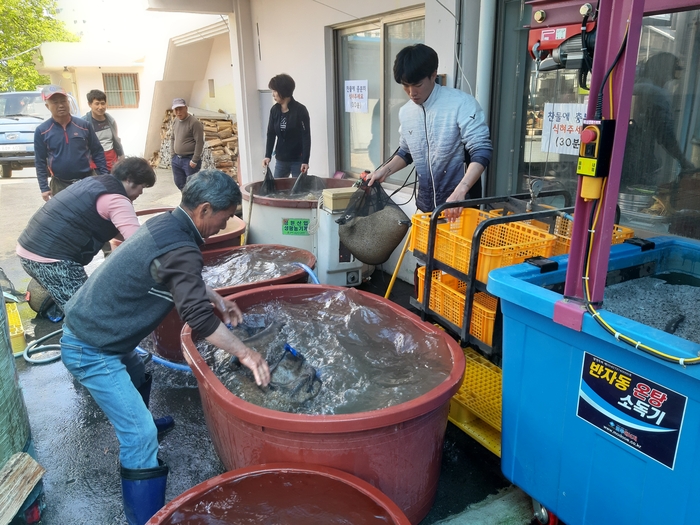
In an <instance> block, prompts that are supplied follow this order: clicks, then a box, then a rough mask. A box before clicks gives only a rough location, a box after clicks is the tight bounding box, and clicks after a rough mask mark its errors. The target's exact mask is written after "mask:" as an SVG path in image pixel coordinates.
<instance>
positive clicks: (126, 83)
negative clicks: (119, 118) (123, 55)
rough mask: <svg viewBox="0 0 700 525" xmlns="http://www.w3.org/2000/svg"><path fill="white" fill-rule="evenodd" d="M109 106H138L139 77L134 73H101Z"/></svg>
mask: <svg viewBox="0 0 700 525" xmlns="http://www.w3.org/2000/svg"><path fill="white" fill-rule="evenodd" d="M102 82H103V83H104V87H105V94H106V95H107V105H108V106H109V107H110V108H137V107H139V77H138V75H137V74H136V73H102Z"/></svg>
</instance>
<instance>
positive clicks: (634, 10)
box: [554, 0, 644, 330]
mask: <svg viewBox="0 0 700 525" xmlns="http://www.w3.org/2000/svg"><path fill="white" fill-rule="evenodd" d="M599 9H600V11H599V15H598V28H597V33H596V50H595V56H594V59H593V73H592V78H591V90H590V93H591V94H590V97H589V100H588V111H587V116H588V118H589V119H592V118H594V116H595V108H596V101H597V98H598V92H599V91H600V86H601V84H602V83H603V80H604V77H605V74H606V73H607V71H608V69H610V67H611V66H612V64H613V63H614V60H615V57H616V56H617V54H618V52H619V50H620V47H621V45H622V42H623V40H624V37H625V31H627V45H626V47H625V51H624V52H623V54H622V55H621V57H620V60H619V61H618V63H617V65H616V66H615V69H614V70H613V72H612V74H611V76H610V79H609V80H608V83H607V84H606V86H605V91H604V96H603V118H605V119H611V118H614V119H615V120H616V121H617V122H616V127H615V134H614V142H613V150H612V159H611V162H610V171H609V174H608V178H607V183H606V185H605V190H604V193H603V196H602V198H601V203H600V205H601V206H602V208H601V212H600V218H599V220H598V225H597V228H596V233H595V236H594V238H593V245H592V249H591V267H590V272H589V285H590V293H591V300H592V301H593V302H601V301H602V300H603V291H604V288H605V277H606V274H607V268H608V259H609V257H610V242H611V239H612V230H613V223H614V217H615V205H616V203H617V195H618V192H619V187H620V176H621V174H622V161H623V157H624V152H625V140H626V138H627V122H629V116H630V105H631V99H632V90H633V87H634V74H635V67H636V61H637V50H638V48H639V38H640V33H641V27H642V18H643V14H644V0H610V1H606V0H601V2H600V5H599ZM610 89H613V104H614V107H613V108H611V107H610V95H609V90H610ZM580 186H581V180H579V190H580ZM577 193H578V192H577ZM594 205H595V202H594V201H588V202H586V201H584V200H583V199H582V198H581V197H580V196H578V195H577V197H576V207H575V209H574V215H575V217H576V218H577V219H578V220H575V221H574V225H573V232H572V238H571V252H570V254H569V266H568V269H567V273H566V285H565V289H564V296H565V297H566V298H565V299H563V300H562V301H559V302H558V303H557V304H556V305H555V308H554V321H556V322H557V323H560V324H563V325H565V326H568V327H569V328H572V329H575V330H580V329H581V324H582V322H583V314H584V312H585V309H584V308H583V305H582V302H583V299H584V289H583V277H584V275H585V270H586V260H585V259H586V243H587V238H588V227H589V220H588V219H589V217H590V215H591V211H592V209H593V207H594Z"/></svg>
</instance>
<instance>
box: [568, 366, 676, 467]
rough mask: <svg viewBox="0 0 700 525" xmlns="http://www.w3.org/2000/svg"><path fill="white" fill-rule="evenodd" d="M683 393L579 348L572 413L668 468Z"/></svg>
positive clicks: (673, 446) (672, 461)
mask: <svg viewBox="0 0 700 525" xmlns="http://www.w3.org/2000/svg"><path fill="white" fill-rule="evenodd" d="M687 402H688V398H687V397H686V396H684V395H682V394H679V393H678V392H675V391H674V390H671V389H670V388H668V387H666V386H663V385H660V384H658V383H655V382H654V381H651V380H649V379H647V378H645V377H642V376H639V375H637V374H635V373H633V372H630V371H628V370H625V369H623V368H620V367H619V366H617V365H614V364H613V363H610V362H608V361H605V360H603V359H600V358H599V357H596V356H594V355H592V354H589V353H588V352H585V353H584V357H583V368H582V370H581V382H580V386H579V393H578V409H577V415H578V417H580V418H581V419H583V420H585V421H588V422H589V423H590V424H591V425H593V426H595V427H598V428H600V429H601V430H602V431H604V432H606V433H607V434H609V435H610V436H612V437H614V438H615V439H617V440H619V441H621V442H623V443H625V444H626V445H628V446H630V447H632V448H633V449H635V450H637V451H639V452H641V453H642V454H644V455H645V456H648V457H650V458H651V459H653V460H655V461H658V462H659V463H661V464H663V465H665V466H667V467H668V468H670V469H673V466H674V463H675V461H676V451H677V449H678V441H679V439H680V435H681V429H682V428H683V417H684V415H685V408H686V405H687Z"/></svg>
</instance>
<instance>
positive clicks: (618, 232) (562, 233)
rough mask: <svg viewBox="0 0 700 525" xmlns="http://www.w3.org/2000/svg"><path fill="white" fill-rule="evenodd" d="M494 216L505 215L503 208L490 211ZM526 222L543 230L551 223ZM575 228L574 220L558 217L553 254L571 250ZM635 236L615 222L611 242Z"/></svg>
mask: <svg viewBox="0 0 700 525" xmlns="http://www.w3.org/2000/svg"><path fill="white" fill-rule="evenodd" d="M542 207H543V208H548V206H542ZM488 213H489V215H491V216H492V217H500V216H501V215H503V210H502V209H501V210H491V211H489V212H488ZM522 222H524V223H525V224H528V225H530V226H532V227H533V228H537V229H540V230H543V231H549V225H548V224H547V223H545V222H540V221H536V220H529V221H522ZM573 228H574V223H573V221H572V220H570V219H567V218H566V217H557V218H556V220H555V221H554V231H553V232H552V233H553V234H554V236H555V237H556V238H557V240H556V242H555V244H554V250H553V251H552V255H565V254H568V253H569V251H570V250H571V233H572V231H573ZM632 237H634V230H633V229H631V228H627V227H625V226H620V225H618V224H615V226H614V228H613V234H612V243H611V244H620V243H622V242H623V241H624V240H625V239H631V238H632Z"/></svg>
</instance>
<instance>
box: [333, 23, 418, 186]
mask: <svg viewBox="0 0 700 525" xmlns="http://www.w3.org/2000/svg"><path fill="white" fill-rule="evenodd" d="M424 40H425V14H424V12H423V10H422V9H419V10H412V11H409V12H404V13H400V14H396V13H394V14H392V15H390V16H385V17H380V18H378V19H376V20H374V21H371V22H368V23H365V24H362V25H354V26H352V27H347V28H343V29H339V30H337V31H336V53H337V54H336V64H337V73H336V79H337V84H336V85H337V89H338V91H337V93H336V100H337V101H338V103H337V104H336V108H337V110H336V111H337V114H336V122H337V124H338V139H339V140H338V151H337V159H338V168H339V169H340V170H342V171H345V172H346V173H352V174H355V175H359V174H360V173H362V172H363V171H364V170H370V171H373V170H374V169H375V168H376V167H378V166H379V165H380V164H382V162H384V161H385V160H387V158H388V157H389V155H391V153H393V152H394V150H395V149H396V148H397V147H398V145H399V116H398V112H399V108H400V107H401V106H402V105H403V104H405V103H406V102H407V101H408V99H407V97H406V94H405V93H404V91H403V89H402V87H401V86H400V85H398V84H396V82H394V77H393V73H392V69H393V64H394V57H395V56H396V53H398V52H399V51H400V50H401V49H402V48H404V47H406V46H409V45H413V44H417V43H422V42H424ZM346 81H362V82H364V81H366V82H367V92H366V97H367V99H366V101H367V106H366V111H364V110H363V111H359V112H348V111H346V108H345V98H346V93H345V82H346ZM363 109H364V108H363ZM406 169H407V170H409V171H410V169H411V166H409V167H408V168H406ZM406 169H405V170H403V171H401V172H398V173H396V174H394V175H392V177H390V179H389V180H390V181H391V182H399V183H402V182H403V180H404V179H405V178H406V175H407V173H408V171H406Z"/></svg>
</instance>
